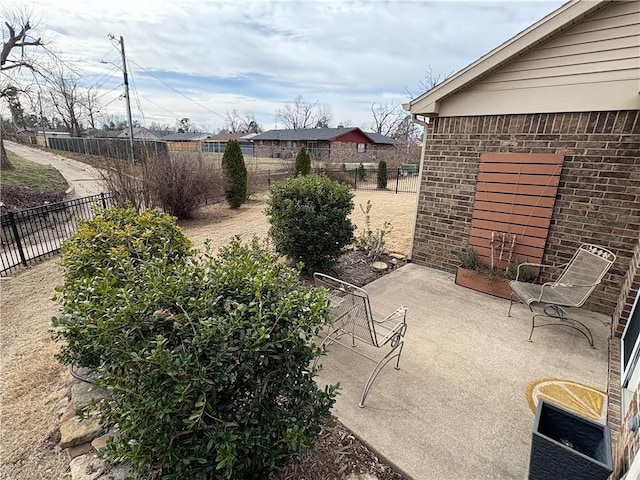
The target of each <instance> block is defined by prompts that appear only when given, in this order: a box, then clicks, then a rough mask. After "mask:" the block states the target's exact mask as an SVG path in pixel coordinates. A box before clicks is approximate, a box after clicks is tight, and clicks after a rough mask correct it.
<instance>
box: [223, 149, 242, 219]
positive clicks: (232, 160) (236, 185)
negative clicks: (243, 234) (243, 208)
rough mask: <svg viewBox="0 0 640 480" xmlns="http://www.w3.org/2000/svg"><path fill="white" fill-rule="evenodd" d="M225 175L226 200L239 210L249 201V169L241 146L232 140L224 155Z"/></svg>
mask: <svg viewBox="0 0 640 480" xmlns="http://www.w3.org/2000/svg"><path fill="white" fill-rule="evenodd" d="M222 169H223V170H224V174H225V181H226V185H225V198H226V199H227V203H228V204H229V206H230V207H231V208H239V207H240V205H242V204H243V203H244V202H245V200H246V199H247V167H246V166H245V164H244V156H243V155H242V150H241V149H240V144H239V143H238V142H237V141H236V140H230V141H229V142H228V143H227V147H226V149H225V151H224V155H222Z"/></svg>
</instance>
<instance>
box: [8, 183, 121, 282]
mask: <svg viewBox="0 0 640 480" xmlns="http://www.w3.org/2000/svg"><path fill="white" fill-rule="evenodd" d="M113 205H114V202H113V197H112V196H111V195H110V194H108V193H101V194H100V195H93V196H91V197H84V198H77V199H74V200H68V201H65V202H57V203H50V204H47V205H43V206H41V207H35V208H29V209H27V210H21V211H18V212H8V213H5V214H3V215H2V217H1V219H0V227H1V228H0V241H1V243H2V246H1V249H0V267H1V269H0V276H6V275H7V274H8V273H9V272H10V271H12V270H14V269H15V268H17V267H19V266H21V265H23V266H28V265H29V264H31V263H34V262H35V261H37V260H39V259H41V258H46V257H50V256H52V255H53V254H55V253H57V252H58V251H59V250H60V246H61V245H62V242H63V241H64V240H66V239H67V238H70V237H71V236H72V235H73V234H74V233H75V232H76V230H77V228H78V222H79V220H81V219H89V218H93V216H94V215H95V211H96V208H107V207H110V206H113Z"/></svg>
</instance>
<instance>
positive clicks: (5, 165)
mask: <svg viewBox="0 0 640 480" xmlns="http://www.w3.org/2000/svg"><path fill="white" fill-rule="evenodd" d="M0 160H1V161H0V170H11V169H12V168H13V165H11V162H10V161H9V157H8V156H7V151H6V150H5V149H4V139H3V138H0Z"/></svg>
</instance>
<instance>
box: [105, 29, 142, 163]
mask: <svg viewBox="0 0 640 480" xmlns="http://www.w3.org/2000/svg"><path fill="white" fill-rule="evenodd" d="M111 37H112V38H113V36H111ZM120 53H121V54H122V73H123V74H124V97H125V98H126V100H127V120H128V121H129V150H130V154H131V163H134V162H135V161H136V159H135V155H134V150H133V121H132V120H131V102H130V101H129V77H128V76H127V61H126V58H125V55H124V38H122V35H120Z"/></svg>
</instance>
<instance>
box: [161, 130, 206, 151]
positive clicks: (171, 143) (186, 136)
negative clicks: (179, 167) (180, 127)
mask: <svg viewBox="0 0 640 480" xmlns="http://www.w3.org/2000/svg"><path fill="white" fill-rule="evenodd" d="M211 136H212V134H211V133H206V132H176V133H170V134H169V135H165V136H164V137H162V138H161V139H160V140H162V141H164V142H166V144H167V150H169V151H170V152H200V151H201V150H202V147H201V142H203V141H204V140H206V139H208V138H211Z"/></svg>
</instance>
